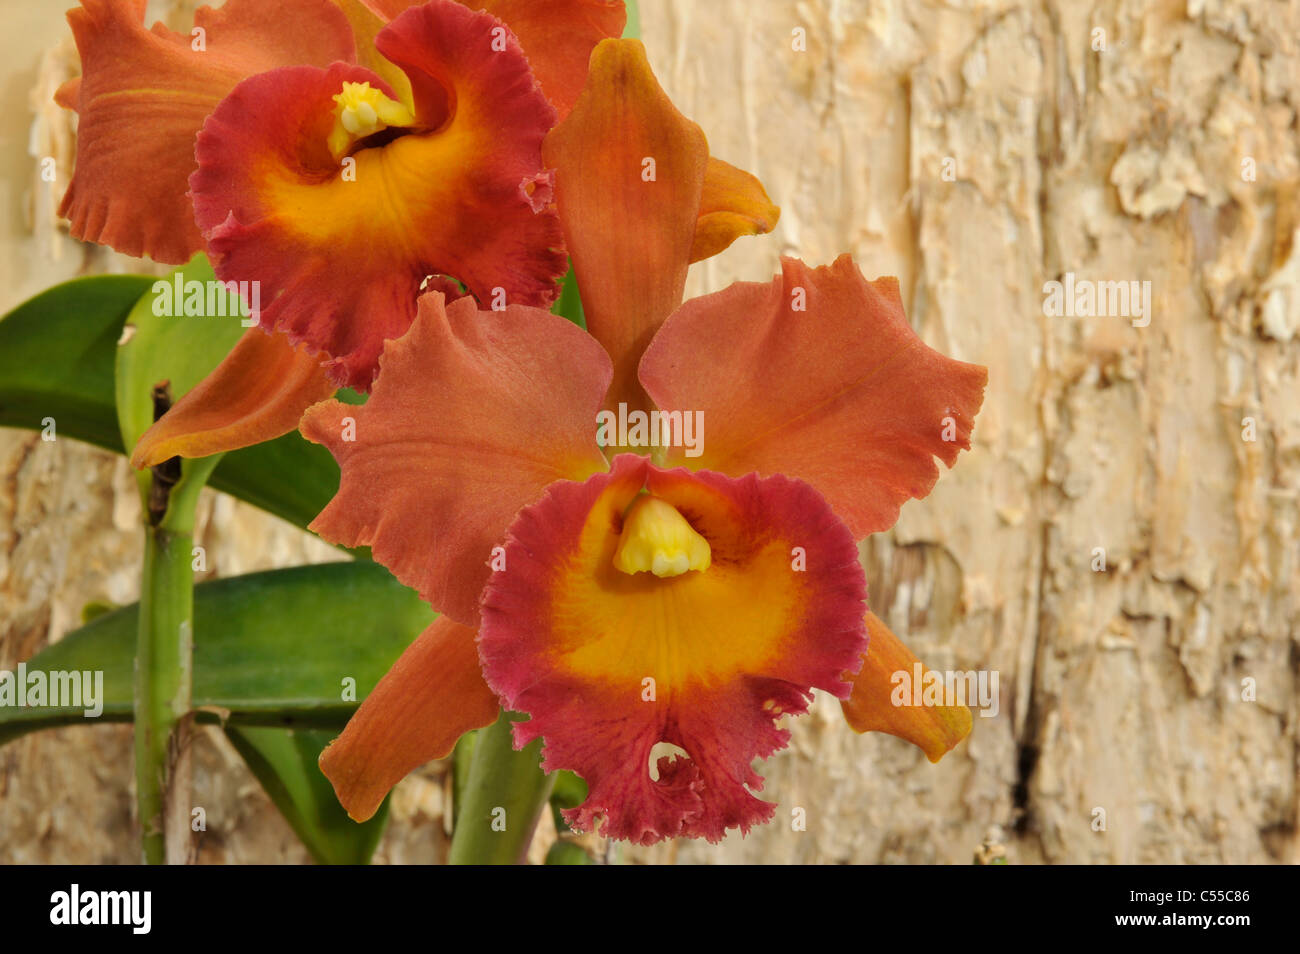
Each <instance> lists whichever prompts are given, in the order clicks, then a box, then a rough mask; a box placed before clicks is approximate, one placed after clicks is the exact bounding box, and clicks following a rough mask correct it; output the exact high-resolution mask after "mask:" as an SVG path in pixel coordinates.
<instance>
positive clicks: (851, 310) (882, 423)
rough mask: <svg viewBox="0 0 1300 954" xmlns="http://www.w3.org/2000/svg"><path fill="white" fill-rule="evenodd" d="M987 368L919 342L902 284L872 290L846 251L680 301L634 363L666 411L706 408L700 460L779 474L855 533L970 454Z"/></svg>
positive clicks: (888, 519)
mask: <svg viewBox="0 0 1300 954" xmlns="http://www.w3.org/2000/svg"><path fill="white" fill-rule="evenodd" d="M987 380H988V371H987V369H985V368H982V367H979V366H978V365H973V364H966V363H964V362H961V361H954V360H952V359H951V358H947V357H945V356H944V355H942V354H939V352H937V351H935V350H933V349H932V348H930V347H928V346H927V345H926V344H925V343H924V342H923V341H921V339H920V338H919V337H917V335H916V333H915V332H914V331H913V330H912V329H911V327H910V326H909V325H908V323H907V319H906V318H905V317H904V316H903V303H902V299H901V298H900V297H899V294H898V282H897V281H896V280H895V279H892V278H882V279H877V280H876V281H874V282H868V281H867V280H866V279H865V278H863V277H862V273H861V272H859V271H858V269H857V266H856V265H854V264H853V262H852V260H851V259H850V258H849V257H848V256H847V255H842V256H840V257H839V258H838V259H836V261H835V263H834V264H833V265H830V266H823V267H821V268H815V269H812V268H809V267H808V266H806V265H804V264H803V263H802V262H800V261H798V260H796V259H791V258H787V259H783V260H782V273H781V275H779V276H777V277H776V278H775V279H774V280H773V281H772V282H770V283H765V284H760V283H755V282H737V283H736V284H734V285H732V286H730V287H729V288H726V289H724V290H723V291H720V292H717V293H716V294H713V295H706V296H703V297H701V298H696V299H694V300H692V301H689V302H687V303H686V304H685V305H683V306H682V307H681V308H680V309H679V310H678V311H677V312H676V313H675V314H674V315H673V316H672V317H671V318H669V319H668V321H667V322H666V323H665V324H664V327H663V329H662V331H661V332H660V333H659V335H658V337H657V338H656V339H655V340H654V342H653V343H652V344H651V345H650V347H649V348H648V349H647V350H646V353H645V357H644V358H642V360H641V381H642V383H643V384H644V385H645V388H646V390H647V391H648V392H649V394H650V397H651V398H652V399H654V401H655V402H656V403H657V404H658V405H659V406H660V407H661V408H664V409H665V410H683V409H690V410H692V411H696V412H702V413H703V416H704V420H705V421H706V422H707V428H708V438H707V440H706V441H705V442H704V447H703V452H702V454H700V456H697V457H693V458H686V457H685V456H684V454H683V449H682V448H674V449H672V450H671V451H670V453H669V459H670V460H678V459H680V460H682V461H684V462H686V463H688V464H689V465H690V466H692V467H702V468H709V469H711V470H719V471H722V472H724V473H729V474H745V473H749V472H751V471H756V472H758V473H760V474H778V473H780V474H787V475H789V476H791V477H798V478H800V479H802V480H806V481H808V482H809V483H811V484H812V485H813V486H814V487H816V488H817V489H818V490H820V491H821V492H822V493H823V494H825V495H826V499H827V500H828V501H829V502H830V504H831V507H832V508H833V509H834V510H835V512H836V513H837V514H839V515H840V517H841V518H842V519H843V520H844V522H845V523H847V524H848V526H849V529H850V530H852V531H853V534H854V536H856V537H858V538H862V537H865V536H867V535H868V534H871V533H875V532H877V531H879V530H885V529H887V528H889V527H890V526H892V525H893V524H894V522H895V521H896V520H897V519H898V511H899V508H900V507H901V506H902V504H903V503H904V502H905V501H906V500H908V498H911V497H924V496H925V495H926V494H928V493H929V492H930V490H931V488H932V487H933V486H934V483H935V481H936V480H937V479H938V477H939V469H938V467H937V466H936V464H935V462H934V458H935V457H938V458H939V459H940V460H942V461H943V462H944V463H945V464H947V465H948V466H949V467H951V466H952V465H953V464H954V463H955V462H956V460H957V454H958V452H959V451H961V450H965V449H969V448H970V432H971V428H972V427H973V426H974V420H975V414H976V413H977V412H978V411H979V407H980V404H981V402H982V401H983V398H984V385H985V383H986V381H987Z"/></svg>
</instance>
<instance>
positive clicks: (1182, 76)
mask: <svg viewBox="0 0 1300 954" xmlns="http://www.w3.org/2000/svg"><path fill="white" fill-rule="evenodd" d="M0 8H2V9H3V11H4V13H5V15H6V17H8V18H10V19H9V20H7V22H10V23H15V24H16V27H15V28H14V29H11V30H9V31H7V32H6V34H5V36H4V37H3V38H0V45H3V48H4V51H5V53H6V56H5V62H6V63H7V64H9V66H8V67H7V70H8V72H7V74H6V77H5V92H6V94H7V96H8V102H10V103H11V104H14V103H21V102H25V101H27V100H28V98H29V91H31V90H36V92H35V93H30V100H31V102H32V103H33V110H34V115H33V114H31V113H28V114H24V113H23V111H22V110H20V109H10V110H8V111H6V113H5V114H4V115H3V116H2V117H0V136H2V137H3V139H2V140H0V168H3V170H4V175H5V186H4V190H3V192H2V193H0V227H2V228H3V239H2V241H3V247H4V255H3V258H2V259H0V289H2V291H0V296H3V302H0V304H3V305H4V306H5V307H8V306H11V305H12V304H15V303H17V302H18V301H20V300H21V299H23V298H25V297H27V296H28V295H30V294H33V293H35V292H36V291H39V290H40V289H41V288H43V287H45V286H46V285H48V284H50V283H52V282H53V281H55V280H58V279H60V278H63V277H69V276H71V275H74V274H77V273H79V272H82V271H95V270H104V269H105V268H116V269H119V270H124V269H137V270H138V268H139V264H138V263H133V262H130V261H123V260H120V259H115V258H111V257H108V256H104V255H102V254H101V253H97V252H88V251H87V250H85V249H83V248H82V247H80V246H78V245H77V244H76V243H73V242H71V241H70V240H68V239H67V238H66V237H65V236H64V235H63V233H61V232H60V230H59V229H58V228H57V226H56V225H55V221H54V217H53V213H52V208H53V206H54V205H56V204H57V200H58V197H59V195H61V192H62V189H63V187H64V185H65V184H66V181H67V179H66V175H67V171H68V169H69V164H70V150H71V139H70V135H69V131H68V130H69V126H68V124H67V121H66V118H65V117H62V116H61V115H60V114H59V111H58V110H57V109H55V108H54V107H52V106H49V105H47V104H48V99H49V95H50V94H51V93H52V91H53V87H54V86H55V85H57V82H58V81H59V80H60V79H61V78H62V76H63V75H64V72H65V71H66V70H67V69H68V68H69V64H70V63H72V62H74V60H72V59H71V58H70V57H69V50H70V43H69V42H68V41H67V40H66V38H65V37H66V30H65V28H64V27H63V21H62V16H61V11H60V10H59V9H58V5H57V4H54V5H48V4H40V5H36V4H27V3H25V2H21V0H0ZM641 15H642V25H643V36H644V38H645V41H646V45H647V47H648V48H649V52H650V57H651V62H652V64H653V65H654V66H655V68H656V71H657V73H658V75H659V77H660V80H661V82H662V83H663V85H664V86H665V88H666V89H667V91H668V93H669V94H670V95H671V96H672V97H673V99H674V101H675V102H676V103H677V105H678V107H679V108H680V109H681V110H682V111H683V112H684V113H686V114H687V115H689V116H691V117H692V118H694V119H695V120H697V121H698V122H699V123H700V124H701V125H702V126H703V127H704V129H705V132H706V133H707V134H708V136H709V140H710V144H711V147H712V150H713V152H714V153H715V154H716V155H719V156H720V157H722V158H724V159H727V160H729V161H731V162H733V163H736V164H737V165H740V166H742V167H744V168H747V169H750V170H751V171H753V172H755V173H756V174H757V175H758V176H759V177H760V178H761V179H762V180H763V181H764V183H765V184H766V186H767V188H768V191H769V192H770V194H771V195H772V196H773V198H774V199H775V200H776V201H777V202H778V203H779V204H780V205H781V206H782V210H783V212H782V219H781V223H780V225H779V227H778V229H777V231H776V233H775V235H773V236H767V237H764V238H760V239H749V240H743V241H741V242H739V243H737V244H736V245H735V246H733V248H732V249H730V250H729V251H728V252H726V253H724V254H723V255H721V256H719V257H717V258H716V259H713V260H710V261H708V262H705V263H702V264H701V265H698V266H696V267H695V269H694V270H693V272H692V276H691V279H690V286H689V288H688V294H691V295H694V294H699V293H701V292H704V291H710V290H714V289H717V288H720V287H723V286H724V285H725V284H727V283H729V282H731V281H733V280H737V279H746V280H765V279H766V278H767V277H769V276H770V275H771V274H772V273H773V272H774V270H775V268H776V266H777V261H778V256H779V254H781V253H787V254H796V255H798V256H800V257H801V258H803V259H804V260H806V261H808V262H810V263H813V264H822V263H826V262H829V261H831V260H832V259H833V258H834V257H835V256H836V255H838V254H839V253H841V252H845V251H847V252H851V253H852V254H853V255H854V257H855V259H856V260H857V262H858V263H859V265H860V266H861V267H862V269H863V271H864V272H866V274H867V275H868V276H871V277H874V276H876V275H881V274H896V275H898V276H899V278H900V281H901V284H902V288H903V295H904V301H905V303H906V304H907V306H908V314H909V316H910V318H911V321H912V323H913V325H914V327H916V328H917V330H918V332H919V333H920V334H921V335H922V336H923V337H924V338H925V339H926V340H927V341H928V342H929V343H930V344H932V345H933V346H935V347H937V348H939V349H940V350H943V351H945V352H947V353H949V354H951V355H953V356H954V357H957V358H960V359H963V360H966V361H974V362H978V363H981V364H985V365H987V366H988V367H989V388H988V392H987V396H986V399H985V403H984V408H983V411H982V412H981V414H980V417H979V419H978V421H977V425H976V430H975V446H974V449H973V450H972V451H971V452H970V453H969V454H965V455H963V457H962V459H961V461H960V462H959V464H958V466H957V468H956V469H955V470H954V471H952V472H951V473H945V474H944V476H943V477H942V478H941V480H940V482H939V485H938V487H937V488H936V490H935V492H934V493H933V494H932V495H931V496H930V497H929V498H927V499H926V500H924V501H914V502H912V503H910V504H908V505H907V506H905V507H904V508H903V514H902V519H901V520H900V522H899V524H898V526H897V527H896V528H895V529H894V530H893V531H892V532H890V533H888V534H882V535H879V536H877V537H874V538H872V539H870V540H868V541H866V542H865V543H864V545H863V558H864V560H865V562H866V565H867V568H868V576H869V582H870V588H871V602H872V605H873V607H874V608H875V610H876V612H877V613H879V614H880V615H881V616H882V617H884V618H885V619H886V620H887V621H888V622H889V623H890V624H891V625H892V626H893V628H894V629H895V631H896V632H898V633H899V634H900V635H901V636H903V637H904V638H905V639H906V640H907V641H908V642H909V643H910V644H911V645H912V647H913V649H915V650H916V651H917V653H918V655H920V656H921V658H923V659H924V660H926V662H927V663H928V664H929V665H930V666H931V667H932V668H935V669H961V670H970V669H987V670H996V671H998V673H999V675H1000V687H1001V700H1000V702H1001V705H1000V712H999V713H998V715H997V716H996V717H992V718H976V720H975V721H976V726H975V731H974V733H973V734H972V736H971V738H970V739H969V740H968V741H967V742H966V743H964V744H963V745H962V746H960V747H959V748H958V749H957V750H956V751H954V752H953V753H952V754H950V755H949V756H948V757H946V758H945V759H944V760H943V761H942V762H941V763H940V764H939V765H937V766H932V765H930V764H929V763H928V762H926V760H925V759H924V757H923V756H922V755H921V753H920V752H919V751H917V750H914V749H912V748H911V747H910V746H908V745H906V744H905V743H902V742H900V741H898V740H896V739H893V738H890V737H886V736H874V735H873V736H857V735H855V734H854V733H853V732H851V731H850V730H849V729H848V728H847V727H846V726H845V725H844V724H843V722H842V720H841V718H840V715H839V707H838V704H836V703H835V702H834V700H831V699H827V698H824V697H823V698H819V699H818V701H817V703H816V705H815V706H814V709H813V712H812V713H811V714H810V715H809V716H806V717H804V718H802V719H799V720H796V721H795V722H794V723H793V724H792V726H791V727H792V728H793V730H794V733H793V736H794V737H793V742H792V744H791V747H790V748H789V749H788V750H787V751H785V752H782V753H780V754H778V755H777V756H775V757H773V758H772V759H771V760H770V761H769V762H768V763H767V764H766V765H765V766H764V767H763V774H764V775H765V776H766V778H767V780H768V782H767V788H766V790H765V791H766V794H767V795H768V797H771V798H773V799H775V800H777V801H778V802H779V805H780V807H779V808H778V812H777V817H776V821H775V822H774V823H773V824H771V825H768V826H766V827H764V828H762V829H759V830H757V831H755V832H754V833H752V834H751V835H750V836H749V837H748V838H745V839H741V838H739V837H733V838H730V839H728V840H727V841H725V842H724V843H723V844H721V845H718V846H709V845H706V844H702V843H677V844H667V845H661V846H657V847H655V848H652V849H648V850H635V851H626V852H624V857H625V858H627V859H628V860H645V861H674V860H675V861H678V862H709V861H746V862H757V861H762V862H848V861H853V862H874V861H913V862H928V861H946V862H967V861H969V860H970V858H971V855H972V853H973V851H974V850H975V848H976V847H977V846H978V845H979V844H980V842H981V841H982V840H983V839H984V838H985V836H986V834H989V833H990V832H989V830H990V829H991V828H996V829H997V830H996V831H994V832H992V835H993V836H994V837H996V838H1000V839H1001V841H1002V843H1003V844H1005V845H1006V847H1007V851H1008V855H1009V858H1010V860H1011V861H1012V862H1013V863H1036V862H1067V861H1068V862H1129V863H1133V862H1217V861H1222V862H1261V863H1267V862H1291V863H1295V862H1296V861H1300V840H1298V839H1297V834H1296V826H1297V812H1298V804H1300V802H1298V799H1297V766H1298V764H1300V759H1298V751H1297V744H1298V732H1297V722H1298V719H1300V702H1298V700H1300V691H1298V689H1300V543H1298V538H1297V518H1298V517H1300V514H1298V512H1297V511H1298V504H1300V341H1298V340H1297V334H1298V333H1300V242H1297V241H1296V237H1297V230H1298V229H1300V216H1298V215H1297V207H1296V201H1297V186H1300V140H1298V137H1300V132H1298V131H1297V120H1296V110H1297V107H1298V106H1300V50H1298V49H1297V45H1298V42H1300V5H1297V4H1296V3H1294V2H1284V0H1099V2H1084V0H1063V2H1039V3H1030V2H998V0H985V2H973V3H956V2H954V3H950V4H945V3H936V2H926V0H921V2H917V0H871V2H867V0H816V2H813V0H803V2H795V0H760V2H754V0H711V2H709V3H701V2H698V0H642V4H641ZM187 23H188V20H186V19H184V18H183V17H182V18H181V19H180V20H178V21H176V22H175V23H174V25H185V24H187ZM799 31H802V32H799ZM800 47H802V48H800ZM46 155H54V156H56V157H58V158H59V160H60V162H61V163H62V166H61V173H60V181H59V182H58V183H56V184H54V186H53V187H51V186H50V185H47V184H44V183H41V182H40V180H39V178H38V176H37V174H36V163H37V157H41V156H46ZM1067 272H1072V273H1074V274H1075V275H1076V276H1077V277H1078V278H1081V279H1088V280H1092V281H1130V280H1138V281H1150V282H1151V289H1152V314H1151V321H1150V324H1149V325H1148V326H1146V327H1134V326H1133V324H1132V322H1131V321H1130V320H1129V319H1128V318H1125V317H1090V318H1073V317H1049V316H1048V315H1046V314H1045V310H1044V306H1043V300H1044V294H1043V285H1044V283H1045V282H1047V281H1049V280H1053V279H1059V278H1061V276H1062V275H1063V274H1064V273H1067ZM1246 419H1249V421H1250V423H1249V424H1247V423H1245V421H1246ZM1252 427H1253V429H1254V434H1253V436H1254V437H1255V439H1254V440H1248V439H1246V438H1247V437H1248V436H1251V434H1250V429H1251V428H1252ZM127 477H128V475H127V471H126V469H125V465H124V463H123V462H122V461H120V460H114V459H113V458H112V457H110V456H109V455H107V454H103V453H100V452H97V451H94V450H91V449H89V448H86V447H82V446H78V445H76V444H73V443H71V442H67V441H59V442H57V443H54V444H48V443H42V442H41V441H40V440H39V438H36V437H34V436H33V435H31V434H26V433H20V432H17V431H0V668H11V667H12V666H13V665H14V664H15V663H16V662H17V661H18V660H20V659H26V658H28V657H29V656H30V655H31V654H32V653H34V652H35V651H37V650H38V649H39V648H40V647H41V646H43V645H44V644H45V643H46V642H47V641H48V640H53V639H57V638H58V637H59V636H61V635H62V634H63V633H65V632H66V631H68V629H70V628H72V627H73V626H75V625H76V622H77V618H78V615H79V612H80V608H81V606H82V605H83V604H84V603H85V602H87V601H88V600H92V599H108V600H112V601H115V602H126V601H129V600H131V599H134V597H135V595H136V588H137V583H136V577H137V574H138V568H139V540H138V533H137V531H136V529H135V527H136V523H137V520H138V517H137V514H136V513H135V512H134V508H135V507H136V504H135V502H134V500H135V498H134V494H133V492H132V490H131V487H130V485H129V482H128V479H127ZM204 508H205V509H204V520H203V522H202V524H201V527H200V536H201V539H200V541H199V542H201V543H202V544H203V545H204V546H205V547H207V550H208V554H209V560H210V565H211V569H210V573H213V574H218V575H230V574H235V573H241V572H247V571H249V570H252V569H258V568H264V567H270V566H285V565H290V564H293V563H297V562H303V561H305V560H320V559H334V558H335V555H334V554H333V553H332V552H331V551H330V550H329V548H327V547H324V546H323V545H322V544H320V543H319V542H317V541H314V540H312V539H311V538H310V537H308V536H306V535H305V534H302V533H300V532H298V531H296V530H293V529H292V528H289V527H287V526H285V525H284V524H278V523H277V522H276V521H274V520H272V519H271V518H268V517H265V516H263V515H261V514H259V513H257V512H255V511H253V510H251V509H249V508H247V507H245V506H243V505H241V504H236V503H234V502H232V501H231V500H229V499H225V498H220V497H218V496H217V495H215V494H214V495H211V496H210V497H209V498H208V499H207V500H206V501H205V503H204ZM1098 548H1100V549H1101V550H1103V551H1104V558H1105V569H1104V570H1101V571H1098V570H1094V566H1096V565H1097V550H1098ZM1252 695H1253V698H1250V697H1251V696H1252ZM1243 697H1245V698H1243ZM442 774H443V767H442V766H440V765H437V764H434V765H430V766H428V767H426V768H425V769H424V770H422V771H421V772H420V773H417V774H416V775H414V776H412V777H411V778H409V779H407V780H406V781H405V782H403V783H402V784H401V785H400V786H399V787H398V790H397V793H396V797H395V803H394V810H393V815H394V822H393V824H392V825H391V826H390V829H389V832H388V834H387V836H386V838H385V840H384V843H383V844H382V846H381V848H380V852H379V860H382V861H392V862H401V861H417V860H420V861H427V860H437V859H438V858H440V857H441V856H442V854H443V852H444V851H445V844H446V839H445V835H444V834H443V827H442V821H441V816H442V810H443V805H444V800H443V797H442V792H443V786H442V782H441V777H442ZM130 786H131V770H130V730H129V728H126V727H115V726H97V727H88V728H74V729H65V730H58V731H55V732H49V733H43V734H38V735H33V736H28V737H26V738H25V739H23V740H20V741H19V742H16V743H14V744H11V745H9V746H7V747H5V748H3V749H0V860H3V861H7V862H15V861H16V862H25V861H116V862H129V861H132V860H134V858H135V854H136V848H135V840H134V835H133V832H132V820H131V810H132V804H133V800H132V796H131V792H130ZM196 801H198V802H199V803H201V804H204V805H205V807H206V808H207V812H208V823H209V831H208V833H207V836H206V837H205V840H204V842H203V845H202V850H201V860H202V861H205V862H222V861H264V862H265V861H271V862H274V861H287V862H298V861H303V860H305V859H306V853H305V851H304V850H303V849H302V848H301V847H299V846H298V845H297V843H296V840H295V838H294V836H293V834H292V832H290V830H289V828H288V826H287V825H286V824H285V823H284V822H283V821H282V820H281V819H280V818H279V817H278V815H277V814H276V812H275V810H274V808H273V807H272V806H271V805H270V803H269V801H268V800H267V799H266V797H265V796H264V795H263V794H262V793H261V791H260V789H259V788H258V786H257V783H256V782H255V781H254V780H253V779H252V777H251V776H250V775H249V773H248V772H247V770H245V769H244V768H243V766H242V764H241V763H240V761H239V758H238V756H237V755H236V754H235V753H234V752H233V751H232V750H231V749H230V748H229V747H228V746H227V745H226V744H225V743H224V742H223V741H222V739H221V738H220V737H219V736H218V735H216V734H215V733H211V732H206V734H205V735H204V736H203V737H202V740H201V743H200V750H199V759H198V766H197V772H196ZM794 807H799V808H802V809H804V810H805V812H806V817H807V830H806V831H794V830H792V826H791V823H790V822H791V809H792V808H794ZM1099 809H1100V810H1102V811H1104V813H1105V829H1104V830H1097V825H1096V821H1097V819H1098V818H1099V817H1100V816H1099V815H1098V810H1099ZM546 837H548V835H547V834H546V833H543V840H544V839H545V838H546Z"/></svg>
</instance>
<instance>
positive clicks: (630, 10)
mask: <svg viewBox="0 0 1300 954" xmlns="http://www.w3.org/2000/svg"><path fill="white" fill-rule="evenodd" d="M625 2H626V4H627V26H625V27H624V28H623V36H624V38H625V39H631V40H637V39H640V38H641V10H640V7H639V6H638V3H637V0H625Z"/></svg>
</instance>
